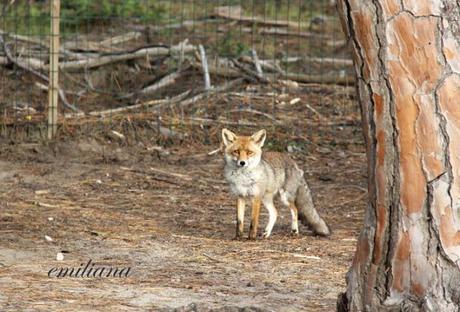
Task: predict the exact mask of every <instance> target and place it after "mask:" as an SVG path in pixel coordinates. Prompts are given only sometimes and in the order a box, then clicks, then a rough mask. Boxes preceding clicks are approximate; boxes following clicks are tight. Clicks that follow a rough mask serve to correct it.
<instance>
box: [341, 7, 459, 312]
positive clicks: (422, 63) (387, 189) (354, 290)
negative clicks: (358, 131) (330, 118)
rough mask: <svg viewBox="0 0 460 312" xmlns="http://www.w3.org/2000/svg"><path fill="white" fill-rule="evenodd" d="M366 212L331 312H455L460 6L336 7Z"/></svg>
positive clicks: (457, 286)
mask: <svg viewBox="0 0 460 312" xmlns="http://www.w3.org/2000/svg"><path fill="white" fill-rule="evenodd" d="M338 2H339V3H338V7H339V11H340V14H341V17H342V22H343V26H344V29H345V31H346V32H347V34H348V35H349V36H350V38H351V39H350V40H351V41H352V43H353V53H354V61H355V69H356V74H357V81H358V93H359V101H360V106H361V113H362V122H363V129H364V136H365V139H366V146H367V157H368V176H369V185H368V188H369V198H370V201H369V205H368V207H367V210H366V214H365V219H364V228H363V230H362V232H361V235H360V237H359V239H358V244H357V249H356V254H355V257H354V260H353V264H352V266H351V268H350V270H349V272H348V274H347V291H346V293H344V294H341V295H340V296H339V301H338V310H339V311H442V312H448V311H459V310H460V0H340V1H338Z"/></svg>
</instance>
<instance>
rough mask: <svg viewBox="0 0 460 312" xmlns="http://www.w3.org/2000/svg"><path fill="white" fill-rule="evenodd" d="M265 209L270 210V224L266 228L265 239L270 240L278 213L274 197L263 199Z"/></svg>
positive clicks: (269, 196)
mask: <svg viewBox="0 0 460 312" xmlns="http://www.w3.org/2000/svg"><path fill="white" fill-rule="evenodd" d="M263 203H264V206H265V208H267V210H268V223H267V226H266V227H265V232H264V237H265V238H268V237H270V235H271V234H272V230H273V226H274V225H275V222H276V218H277V217H278V212H277V211H276V208H275V205H274V204H273V195H267V196H265V197H264V198H263Z"/></svg>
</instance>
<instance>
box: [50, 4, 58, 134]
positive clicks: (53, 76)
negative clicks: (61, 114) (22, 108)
mask: <svg viewBox="0 0 460 312" xmlns="http://www.w3.org/2000/svg"><path fill="white" fill-rule="evenodd" d="M50 6H51V32H50V70H49V88H48V139H49V140H51V139H53V138H54V137H55V135H56V132H57V121H58V97H59V21H60V18H59V16H60V9H61V1H60V0H51V2H50Z"/></svg>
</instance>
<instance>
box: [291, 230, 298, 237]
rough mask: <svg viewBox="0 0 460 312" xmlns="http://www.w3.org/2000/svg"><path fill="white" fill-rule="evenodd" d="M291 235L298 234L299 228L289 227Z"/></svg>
mask: <svg viewBox="0 0 460 312" xmlns="http://www.w3.org/2000/svg"><path fill="white" fill-rule="evenodd" d="M291 235H293V236H299V229H291Z"/></svg>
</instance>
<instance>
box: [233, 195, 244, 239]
mask: <svg viewBox="0 0 460 312" xmlns="http://www.w3.org/2000/svg"><path fill="white" fill-rule="evenodd" d="M245 207H246V200H245V199H244V198H241V197H239V198H238V200H237V202H236V237H235V238H236V239H239V238H241V237H243V229H244V210H245Z"/></svg>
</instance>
